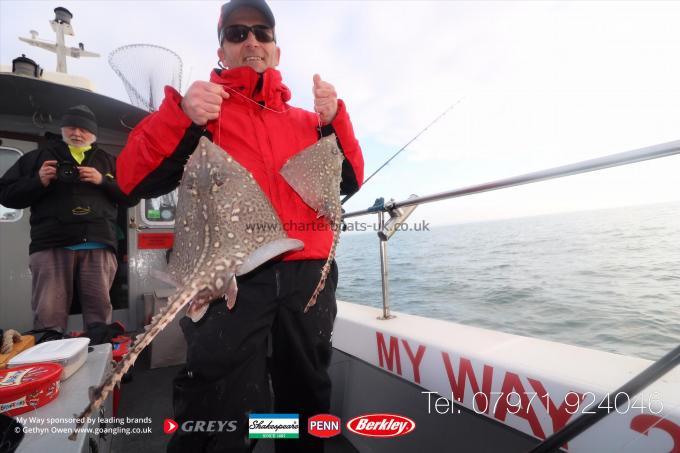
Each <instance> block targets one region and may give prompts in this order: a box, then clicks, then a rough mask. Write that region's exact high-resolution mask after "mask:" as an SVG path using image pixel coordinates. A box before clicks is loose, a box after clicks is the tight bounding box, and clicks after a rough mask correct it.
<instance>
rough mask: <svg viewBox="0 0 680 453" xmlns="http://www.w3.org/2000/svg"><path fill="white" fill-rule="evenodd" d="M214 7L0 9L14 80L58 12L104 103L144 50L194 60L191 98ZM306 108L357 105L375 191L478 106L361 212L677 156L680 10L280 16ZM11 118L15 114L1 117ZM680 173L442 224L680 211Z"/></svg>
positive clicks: (427, 10)
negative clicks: (626, 160)
mask: <svg viewBox="0 0 680 453" xmlns="http://www.w3.org/2000/svg"><path fill="white" fill-rule="evenodd" d="M221 3H222V2H213V1H160V0H158V1H115V2H108V1H92V0H90V1H87V2H85V1H64V2H50V1H33V2H31V1H24V0H21V1H15V0H0V63H2V64H11V60H12V59H13V58H14V57H16V56H19V55H20V54H21V53H25V54H26V55H27V56H28V57H30V58H32V59H34V60H36V61H38V62H39V63H40V64H41V65H42V66H43V67H45V68H46V69H47V70H54V68H55V66H56V57H55V56H54V55H53V54H51V53H48V52H46V51H44V50H41V49H37V48H34V47H30V46H28V45H27V44H25V43H22V42H20V41H19V40H18V39H17V36H25V37H29V36H30V34H29V30H31V29H34V30H36V31H38V32H39V33H40V37H41V38H43V39H50V40H53V39H54V34H53V33H52V31H51V28H50V26H49V20H50V19H52V17H53V12H52V10H53V9H54V7H56V6H63V7H66V8H68V9H69V10H70V11H71V12H72V13H73V14H74V19H73V21H72V25H73V27H74V30H75V32H76V37H75V38H71V37H67V44H70V45H73V46H75V45H77V43H78V42H84V43H85V47H86V49H88V50H91V51H94V52H98V53H100V54H101V55H102V58H100V59H83V60H73V59H69V62H68V65H69V72H71V73H73V74H77V75H85V76H88V77H89V78H90V79H91V80H92V81H93V82H94V83H95V85H96V89H97V91H99V92H101V93H103V94H106V95H109V96H111V97H115V98H118V99H121V100H124V101H128V97H127V94H126V92H125V90H124V88H123V85H122V83H121V81H120V80H119V79H118V77H117V76H116V75H115V73H114V72H113V71H112V70H111V69H110V67H109V65H108V63H107V57H108V55H109V53H110V52H111V51H113V50H114V49H116V48H118V47H121V46H124V45H127V44H132V43H148V44H156V45H160V46H163V47H166V48H169V49H171V50H173V51H174V52H176V53H177V54H179V55H180V57H181V58H182V60H183V62H184V67H183V76H184V80H183V82H184V83H183V88H185V87H186V86H187V84H188V83H189V82H190V81H192V80H198V79H201V80H207V78H208V74H209V72H210V70H211V68H212V67H214V65H215V63H216V61H217V57H216V49H217V37H216V23H217V19H218V12H219V8H220V5H221ZM270 4H271V6H272V10H273V12H274V15H275V16H276V20H277V38H278V43H279V45H280V47H281V49H282V55H281V65H280V66H279V69H280V70H281V72H282V73H283V77H284V82H285V83H286V84H287V85H288V86H289V87H290V88H291V89H292V91H293V99H292V103H293V104H295V105H298V106H301V107H306V108H310V109H311V107H312V97H311V86H312V75H313V74H314V73H315V72H318V73H319V74H321V76H322V78H324V79H325V80H328V81H329V82H331V83H333V84H334V85H335V86H336V88H337V91H338V93H339V95H340V97H341V98H343V99H344V100H345V101H346V102H347V105H348V108H349V112H350V115H351V117H352V119H353V123H354V127H355V131H356V133H357V136H358V138H359V140H360V142H361V144H362V147H363V150H364V154H365V158H366V174H367V175H368V174H370V173H372V172H373V171H374V170H375V169H376V168H377V167H378V166H379V165H380V164H381V163H382V162H384V161H385V160H386V159H387V158H388V157H389V156H390V155H391V154H393V153H394V152H396V151H397V150H398V149H399V148H401V147H402V146H403V145H404V144H406V143H407V142H408V141H409V140H410V139H411V138H412V137H413V136H415V135H416V134H417V133H418V132H419V131H420V130H421V129H422V128H423V127H425V126H426V125H427V124H428V123H429V122H430V121H432V120H433V119H434V118H435V117H436V116H437V115H439V114H440V113H441V112H442V111H443V110H445V109H446V108H447V107H448V106H449V105H451V104H453V103H454V102H456V101H457V100H459V99H461V98H463V100H462V101H461V102H460V103H459V104H458V105H457V106H456V108H455V109H454V110H453V111H451V112H450V113H449V114H448V115H447V116H445V117H444V118H443V119H442V120H440V121H439V122H438V123H437V124H435V125H434V126H432V127H431V128H430V130H428V131H427V132H426V133H425V134H423V136H422V137H421V138H420V139H418V141H416V142H415V143H413V144H412V145H411V146H409V147H408V148H407V151H405V152H404V153H402V154H401V155H400V156H399V157H398V158H397V159H396V160H395V161H393V163H392V164H390V165H389V166H388V167H386V168H385V169H383V170H382V171H381V172H380V173H379V174H378V176H376V177H375V178H374V179H373V180H371V181H370V182H369V183H368V184H367V185H366V186H365V188H364V189H362V191H361V192H360V194H358V195H357V196H355V197H354V198H353V199H352V200H351V201H350V202H349V203H348V204H347V206H346V207H347V208H348V210H349V211H352V210H357V209H362V208H365V207H368V206H370V205H371V204H373V201H374V199H375V198H376V197H379V196H384V197H386V198H390V197H393V198H395V199H398V200H399V199H404V198H406V197H407V196H408V195H409V194H411V193H416V194H418V195H427V194H431V193H435V192H440V191H445V190H450V189H456V188H460V187H464V186H467V185H471V184H478V183H482V182H487V181H491V180H495V179H499V178H503V177H507V176H513V175H517V174H522V173H526V172H529V171H535V170H540V169H543V168H548V167H552V166H556V165H562V164H567V163H571V162H576V161H580V160H585V159H589V158H593V157H599V156H603V155H607V154H611V153H617V152H622V151H628V150H631V149H635V148H639V147H643V146H648V145H653V144H658V143H663V142H668V141H673V140H677V139H680V31H679V30H678V24H679V23H680V2H671V1H666V2H658V3H655V2H639V3H638V2H630V1H625V2H616V1H607V2H601V3H599V2H539V1H532V2H519V1H517V2H512V1H506V2H491V1H485V2H462V1H436V2H423V1H418V2H409V1H379V2H365V1H344V2H341V1H337V2H333V1H286V0H280V1H272V2H270ZM0 102H1V101H0ZM679 174H680V157H679V156H674V157H671V158H664V159H660V160H656V161H650V162H645V163H639V164H634V165H631V166H628V167H625V168H619V169H610V170H604V171H599V172H596V173H593V174H589V175H581V176H576V177H569V178H565V179H560V180H555V181H550V182H543V183H538V184H533V185H530V186H525V187H521V188H514V189H509V190H503V191H500V192H492V193H487V194H481V195H475V196H471V197H466V198H459V199H455V200H449V201H446V202H443V203H437V204H433V205H428V206H421V207H420V208H418V210H417V211H416V213H417V215H414V217H416V218H425V219H427V220H429V221H430V222H431V223H432V224H433V225H441V224H446V223H458V222H467V221H476V220H484V219H496V218H508V217H518V216H526V215H535V214H542V213H552V212H561V211H571V210H581V209H596V208H602V207H614V206H626V205H634V204H644V203H654V202H662V201H671V200H680V190H679V188H678V180H679V179H680V177H679V176H678V175H679Z"/></svg>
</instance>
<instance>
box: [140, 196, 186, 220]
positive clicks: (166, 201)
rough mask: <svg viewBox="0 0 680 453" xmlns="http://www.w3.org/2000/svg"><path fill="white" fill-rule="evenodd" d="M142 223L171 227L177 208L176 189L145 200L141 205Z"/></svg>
mask: <svg viewBox="0 0 680 453" xmlns="http://www.w3.org/2000/svg"><path fill="white" fill-rule="evenodd" d="M141 206H142V211H143V212H142V215H143V218H144V221H145V222H146V223H147V224H149V225H159V226H161V225H163V226H166V225H173V224H174V223H175V209H176V208H177V189H175V190H173V191H172V192H170V193H167V194H165V195H161V196H160V197H156V198H147V199H145V200H144V201H143V202H142V204H141Z"/></svg>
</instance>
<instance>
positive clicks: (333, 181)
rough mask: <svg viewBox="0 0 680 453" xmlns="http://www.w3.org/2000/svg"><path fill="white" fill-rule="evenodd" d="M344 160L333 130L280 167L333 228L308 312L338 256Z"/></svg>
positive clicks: (287, 179) (308, 303)
mask: <svg viewBox="0 0 680 453" xmlns="http://www.w3.org/2000/svg"><path fill="white" fill-rule="evenodd" d="M343 160H344V157H343V155H342V151H340V148H339V147H338V142H337V140H336V137H335V134H331V135H328V136H326V137H323V138H322V139H321V140H319V141H318V142H316V143H315V144H313V145H312V146H310V147H308V148H305V149H304V150H302V151H300V152H299V153H297V154H296V155H294V156H293V157H291V158H290V159H289V160H288V162H286V164H285V165H284V166H283V168H281V171H280V173H281V175H282V176H283V177H284V179H285V180H286V182H287V183H288V184H290V185H291V187H293V189H295V191H296V192H297V193H298V195H300V197H301V198H302V199H303V200H304V201H305V203H307V204H308V205H309V206H310V207H311V208H312V209H314V210H315V211H316V212H317V214H318V216H319V217H321V216H324V217H326V219H328V221H329V222H330V225H331V228H332V229H333V245H332V246H331V250H330V252H329V254H328V259H327V260H326V263H325V264H324V265H323V268H322V269H321V279H320V280H319V284H318V285H317V286H316V289H315V290H314V292H313V293H312V296H311V297H310V298H309V302H307V306H305V312H307V310H309V308H310V307H312V306H313V305H314V304H315V303H316V298H317V297H318V295H319V293H320V292H321V291H322V290H323V288H324V286H325V285H326V278H327V277H328V273H329V272H330V269H331V262H332V261H333V259H334V258H335V249H336V248H337V245H338V239H339V238H340V227H341V224H342V204H341V202H340V183H341V182H342V161H343Z"/></svg>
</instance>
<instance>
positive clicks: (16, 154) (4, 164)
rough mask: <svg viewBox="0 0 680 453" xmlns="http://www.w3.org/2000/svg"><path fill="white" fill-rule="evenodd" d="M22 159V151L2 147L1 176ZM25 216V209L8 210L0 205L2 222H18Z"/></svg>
mask: <svg viewBox="0 0 680 453" xmlns="http://www.w3.org/2000/svg"><path fill="white" fill-rule="evenodd" d="M20 157H21V151H19V150H18V149H16V148H8V147H6V146H0V175H4V174H5V172H6V171H7V170H9V167H11V166H12V165H14V163H15V162H16V161H17V160H19V158H20ZM23 215H24V210H23V209H12V208H7V207H5V206H3V205H1V204H0V222H18V221H19V220H21V217H23Z"/></svg>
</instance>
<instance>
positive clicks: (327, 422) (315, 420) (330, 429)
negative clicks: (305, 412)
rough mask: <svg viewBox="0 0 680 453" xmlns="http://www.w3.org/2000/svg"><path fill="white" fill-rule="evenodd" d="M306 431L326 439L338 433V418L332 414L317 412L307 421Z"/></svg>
mask: <svg viewBox="0 0 680 453" xmlns="http://www.w3.org/2000/svg"><path fill="white" fill-rule="evenodd" d="M307 432H308V433H309V434H311V435H312V436H316V437H321V438H324V439H327V438H329V437H333V436H337V435H338V434H340V418H339V417H336V416H335V415H332V414H318V415H315V416H313V417H310V418H309V420H308V421H307Z"/></svg>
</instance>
